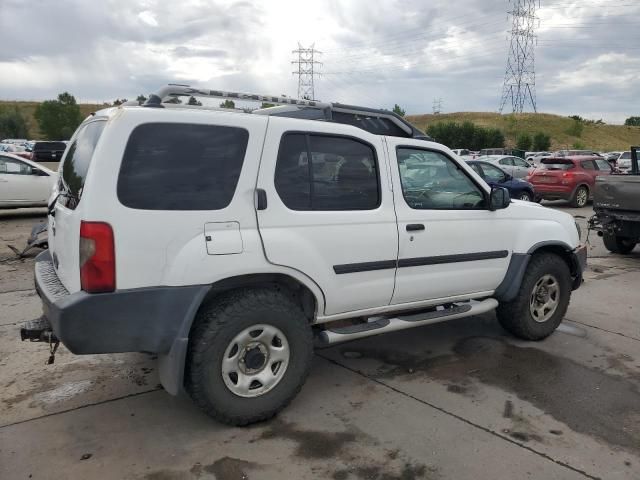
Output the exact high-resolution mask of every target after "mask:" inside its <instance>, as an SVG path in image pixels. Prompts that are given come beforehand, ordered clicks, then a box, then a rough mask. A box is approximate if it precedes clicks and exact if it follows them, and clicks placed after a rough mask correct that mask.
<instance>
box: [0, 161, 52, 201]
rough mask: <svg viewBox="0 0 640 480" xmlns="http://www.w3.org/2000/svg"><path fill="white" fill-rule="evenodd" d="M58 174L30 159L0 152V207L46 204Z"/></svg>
mask: <svg viewBox="0 0 640 480" xmlns="http://www.w3.org/2000/svg"><path fill="white" fill-rule="evenodd" d="M57 181H58V174H57V173H56V172H53V171H51V170H49V169H48V168H46V167H43V166H42V165H38V164H37V163H35V162H32V161H31V160H27V159H25V158H20V157H18V156H16V155H12V154H10V153H2V152H0V208H20V207H44V206H47V200H48V199H49V197H50V195H51V192H52V190H53V187H54V185H55V184H56V182H57Z"/></svg>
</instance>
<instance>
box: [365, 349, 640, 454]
mask: <svg viewBox="0 0 640 480" xmlns="http://www.w3.org/2000/svg"><path fill="white" fill-rule="evenodd" d="M359 352H360V353H361V354H362V358H370V359H376V360H378V361H379V362H381V363H382V365H381V366H380V368H379V369H378V370H377V371H376V372H375V373H374V375H376V376H378V377H383V378H389V377H397V376H403V375H406V374H407V372H408V371H409V370H411V371H413V372H416V374H417V373H419V374H423V375H426V376H428V377H430V378H434V379H437V380H439V381H442V382H443V383H445V384H447V385H450V384H458V385H459V384H462V382H463V381H465V380H468V379H469V378H470V377H471V378H474V379H475V380H476V381H478V382H481V383H483V384H487V385H492V386H495V387H498V388H500V389H502V390H505V391H507V392H511V393H513V394H515V395H516V396H517V397H518V398H519V399H521V400H524V401H527V402H529V403H531V404H532V405H534V406H535V407H537V408H538V409H540V410H542V411H544V412H546V413H547V414H549V415H550V416H552V417H553V418H554V419H556V420H558V421H559V422H562V423H564V424H566V425H568V426H569V428H571V429H572V430H574V431H576V432H579V433H583V434H586V435H589V436H592V437H595V438H597V439H600V440H604V441H605V442H607V443H611V444H614V445H618V446H621V447H625V448H629V449H631V450H634V451H636V452H637V451H640V422H637V421H636V418H637V410H638V405H640V392H639V391H638V388H637V387H636V386H635V385H634V383H633V382H632V381H630V380H631V379H632V378H633V377H631V379H630V378H623V377H620V376H614V375H611V374H608V373H607V372H603V371H600V370H597V369H593V368H589V367H586V366H584V365H581V364H579V363H576V362H574V361H573V360H570V359H568V358H564V357H559V356H555V355H552V354H549V353H547V352H545V351H543V350H539V349H537V348H531V347H518V346H515V345H511V344H509V343H507V342H506V341H505V340H504V339H502V338H489V337H470V338H466V339H463V340H461V341H459V342H458V343H457V344H456V345H455V346H454V348H453V353H452V354H448V355H440V356H435V357H430V356H428V355H424V356H420V355H414V354H409V353H406V352H396V351H390V350H384V349H360V350H359ZM518 432H519V430H515V429H514V431H513V432H512V433H515V434H517V433H518ZM520 433H526V440H525V437H524V436H520V435H518V436H520V437H521V440H522V441H528V440H532V439H535V440H538V439H539V438H540V436H539V435H537V434H533V435H537V436H535V437H534V436H532V434H531V433H529V432H520Z"/></svg>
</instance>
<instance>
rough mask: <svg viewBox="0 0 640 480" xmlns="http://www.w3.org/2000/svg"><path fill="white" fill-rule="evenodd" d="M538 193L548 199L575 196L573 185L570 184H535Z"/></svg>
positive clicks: (562, 198) (563, 198) (566, 198)
mask: <svg viewBox="0 0 640 480" xmlns="http://www.w3.org/2000/svg"><path fill="white" fill-rule="evenodd" d="M534 189H535V191H536V195H537V196H539V197H540V198H544V199H546V200H570V199H571V198H572V197H573V190H574V188H573V187H572V186H568V185H552V184H544V183H542V184H534Z"/></svg>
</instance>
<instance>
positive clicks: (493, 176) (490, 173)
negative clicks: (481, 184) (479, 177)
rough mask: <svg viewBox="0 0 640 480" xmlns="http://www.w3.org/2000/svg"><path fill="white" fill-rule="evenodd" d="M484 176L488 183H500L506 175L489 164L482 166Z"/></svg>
mask: <svg viewBox="0 0 640 480" xmlns="http://www.w3.org/2000/svg"><path fill="white" fill-rule="evenodd" d="M482 169H483V170H484V176H485V178H486V179H487V180H488V181H491V182H497V183H502V182H504V181H505V180H506V175H505V174H504V172H503V171H502V170H500V169H499V168H498V167H494V166H493V165H490V164H485V165H482Z"/></svg>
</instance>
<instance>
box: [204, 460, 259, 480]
mask: <svg viewBox="0 0 640 480" xmlns="http://www.w3.org/2000/svg"><path fill="white" fill-rule="evenodd" d="M257 467H258V465H257V464H255V463H252V462H247V461H246V460H240V459H238V458H232V457H223V458H221V459H220V460H216V461H215V462H213V463H212V464H211V465H205V466H204V467H203V470H204V471H205V472H207V473H213V474H214V475H215V476H216V478H217V479H220V480H247V479H248V478H249V476H248V475H247V473H246V472H247V471H248V470H251V469H253V468H257ZM192 470H193V469H192ZM198 476H199V475H198Z"/></svg>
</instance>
